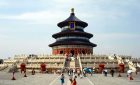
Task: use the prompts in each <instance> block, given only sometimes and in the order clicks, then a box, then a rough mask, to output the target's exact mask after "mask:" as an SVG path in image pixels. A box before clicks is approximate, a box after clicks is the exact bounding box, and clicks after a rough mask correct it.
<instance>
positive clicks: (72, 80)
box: [60, 68, 133, 85]
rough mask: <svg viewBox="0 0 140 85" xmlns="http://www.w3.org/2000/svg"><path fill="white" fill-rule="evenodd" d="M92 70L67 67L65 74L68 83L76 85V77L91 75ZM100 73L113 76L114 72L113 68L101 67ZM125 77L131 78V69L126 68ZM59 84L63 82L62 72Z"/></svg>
mask: <svg viewBox="0 0 140 85" xmlns="http://www.w3.org/2000/svg"><path fill="white" fill-rule="evenodd" d="M93 73H94V72H93V71H92V70H91V69H88V71H87V69H83V70H82V71H81V70H80V69H78V70H76V69H68V70H67V75H68V76H69V81H70V85H77V82H76V78H77V77H79V78H81V79H82V78H83V77H86V76H87V75H88V74H90V75H91V76H92V74H93ZM102 74H103V75H104V76H105V77H107V76H108V74H110V75H111V77H114V74H115V70H114V69H113V68H111V69H103V70H102ZM127 77H128V78H129V79H130V78H131V79H130V80H133V78H132V71H131V70H128V71H127ZM60 79H61V85H63V84H64V79H65V77H64V74H63V73H62V74H61V78H60Z"/></svg>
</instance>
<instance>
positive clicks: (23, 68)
mask: <svg viewBox="0 0 140 85" xmlns="http://www.w3.org/2000/svg"><path fill="white" fill-rule="evenodd" d="M25 70H26V65H25V63H21V64H20V71H21V73H22V72H24V71H25Z"/></svg>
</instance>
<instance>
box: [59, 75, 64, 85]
mask: <svg viewBox="0 0 140 85" xmlns="http://www.w3.org/2000/svg"><path fill="white" fill-rule="evenodd" d="M64 78H65V77H64V74H63V73H62V75H61V78H60V80H61V85H63V84H64Z"/></svg>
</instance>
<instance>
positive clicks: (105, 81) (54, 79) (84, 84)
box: [0, 72, 140, 85]
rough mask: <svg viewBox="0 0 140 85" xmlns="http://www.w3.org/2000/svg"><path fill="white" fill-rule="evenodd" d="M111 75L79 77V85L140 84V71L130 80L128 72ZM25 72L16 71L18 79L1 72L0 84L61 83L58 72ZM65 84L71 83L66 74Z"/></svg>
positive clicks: (38, 84) (33, 84)
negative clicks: (32, 73) (119, 75)
mask: <svg viewBox="0 0 140 85" xmlns="http://www.w3.org/2000/svg"><path fill="white" fill-rule="evenodd" d="M117 75H118V74H116V75H115V77H111V76H110V75H108V76H107V77H104V76H103V75H102V74H93V76H91V75H88V76H87V77H83V78H82V79H80V78H79V77H77V79H76V80H77V85H140V73H138V75H133V76H134V80H128V78H127V77H126V74H121V75H122V77H117ZM23 76H24V74H21V73H16V74H15V78H16V80H11V78H12V73H7V72H0V85H61V83H60V75H58V74H41V73H37V74H35V75H31V73H27V77H23ZM64 85H70V81H69V77H68V75H67V74H65V83H64Z"/></svg>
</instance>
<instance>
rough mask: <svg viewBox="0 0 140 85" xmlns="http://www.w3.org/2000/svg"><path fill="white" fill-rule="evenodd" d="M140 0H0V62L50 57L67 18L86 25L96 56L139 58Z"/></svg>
mask: <svg viewBox="0 0 140 85" xmlns="http://www.w3.org/2000/svg"><path fill="white" fill-rule="evenodd" d="M139 4H140V0H0V58H7V57H13V56H14V55H15V54H51V48H50V47H48V44H50V43H52V42H54V41H55V39H53V38H52V37H51V36H52V34H54V33H57V32H59V31H61V30H60V28H59V27H57V23H58V22H60V21H63V20H65V19H66V18H67V17H68V16H69V15H70V9H71V8H75V14H76V16H77V17H78V18H79V19H81V20H83V21H85V22H87V23H88V24H89V25H88V27H87V28H85V31H87V32H90V33H92V34H94V37H93V38H92V39H90V41H91V42H93V43H96V44H97V47H96V48H94V53H95V54H107V55H110V54H114V53H116V54H120V55H131V56H133V57H140V52H139V51H140V44H139V43H140V24H139V22H140V5H139Z"/></svg>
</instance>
